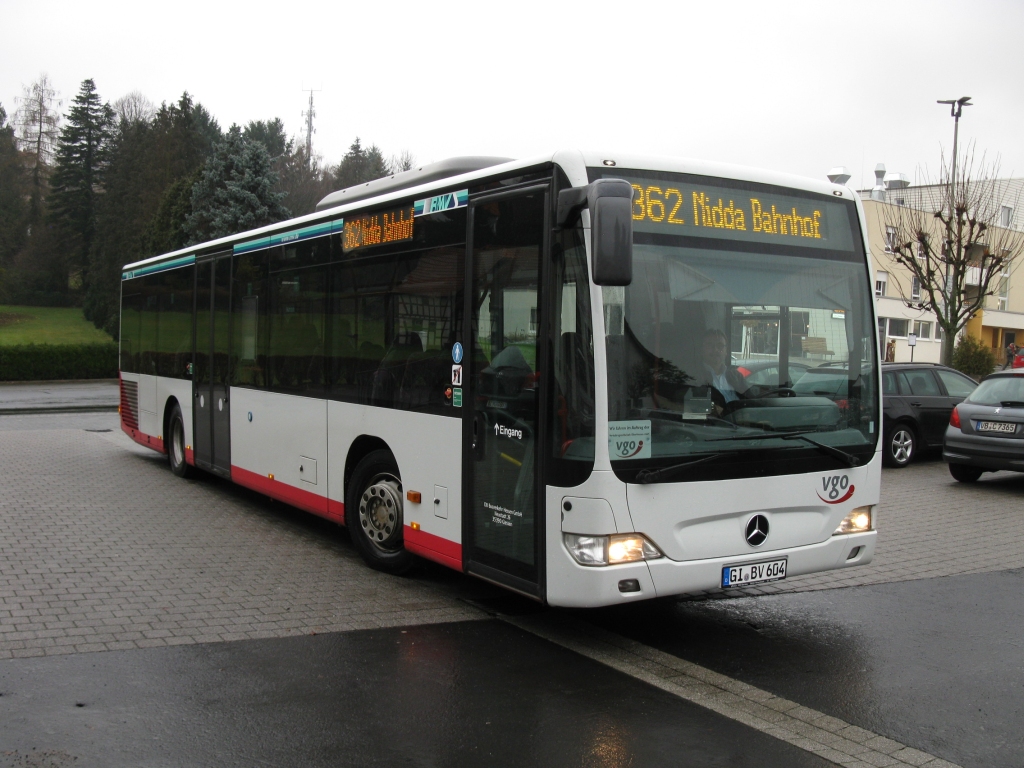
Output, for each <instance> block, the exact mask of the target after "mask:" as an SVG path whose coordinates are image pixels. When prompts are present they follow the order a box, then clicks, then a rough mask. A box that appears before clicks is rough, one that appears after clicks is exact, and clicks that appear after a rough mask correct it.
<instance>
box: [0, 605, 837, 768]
mask: <svg viewBox="0 0 1024 768" xmlns="http://www.w3.org/2000/svg"><path fill="white" fill-rule="evenodd" d="M0 693H2V695H0V765H4V762H3V761H4V756H5V754H6V756H7V759H8V760H9V761H10V763H9V764H10V765H32V764H38V765H46V766H50V767H52V768H64V766H71V765H74V766H76V768H79V767H81V766H109V767H111V768H114V767H117V766H186V765H187V766H266V765H273V766H327V765H330V766H337V765H360V766H364V765H382V766H385V765H386V766H400V765H408V766H481V765H487V766H524V765H538V766H609V767H610V766H664V765H692V766H723V767H725V766H729V767H730V768H740V767H744V766H750V767H751V768H763V767H764V766H798V767H802V766H808V767H810V766H827V765H831V763H828V762H826V761H824V760H821V759H820V758H817V757H815V756H814V755H811V754H810V753H807V752H804V751H802V750H800V749H798V748H796V747H794V746H791V745H789V744H786V743H784V742H781V741H777V740H776V739H773V738H772V737H770V736H767V735H765V734H762V733H759V732H757V731H754V730H752V729H750V728H748V727H746V726H744V725H741V724H739V723H737V722H734V721H732V720H728V719H726V718H724V717H722V716H720V715H716V714H714V713H712V712H710V711H708V710H706V709H703V708H701V707H698V706H696V705H694V704H691V703H689V702H686V701H682V700H680V699H678V698H676V697H674V696H672V695H670V694H668V693H665V692H663V691H660V690H657V689H655V688H652V687H650V686H648V685H646V684H645V683H642V682H639V681H637V680H635V679H633V678H630V677H627V676H626V675H623V674H620V673H618V672H615V671H613V670H610V669H608V668H607V667H604V666H602V665H600V664H597V663H596V662H593V661H590V660H588V659H585V658H582V657H580V656H577V655H576V654H574V653H572V652H570V651H567V650H564V649H562V648H559V647H557V646H554V645H552V644H550V643H547V642H546V641H543V640H540V639H538V638H536V637H534V636H532V635H529V634H526V633H524V632H521V631H520V630H518V629H516V628H515V627H512V626H510V625H508V624H504V623H502V622H499V621H495V620H486V621H478V622H464V623H458V624H443V625H428V626H420V627H410V628H408V629H406V630H402V629H382V630H369V631H361V632H349V633H335V634H327V635H317V636H307V637H297V638H285V639H274V640H246V641H239V642H229V643H216V644H206V645H190V646H179V647H176V648H156V649H146V650H133V651H112V652H107V653H90V654H78V655H71V656H55V657H45V658H36V659H18V660H8V661H6V662H0ZM32 755H36V756H37V757H45V760H46V761H47V762H43V761H42V760H40V762H38V763H29V762H23V763H15V762H14V760H15V759H16V758H17V759H22V758H28V759H31V756H32Z"/></svg>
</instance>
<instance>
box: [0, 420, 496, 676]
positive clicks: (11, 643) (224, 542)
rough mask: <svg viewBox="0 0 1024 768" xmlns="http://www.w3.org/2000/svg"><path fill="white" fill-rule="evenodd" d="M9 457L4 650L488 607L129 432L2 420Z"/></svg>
mask: <svg viewBox="0 0 1024 768" xmlns="http://www.w3.org/2000/svg"><path fill="white" fill-rule="evenodd" d="M0 467H3V475H2V476H0V659H4V658H18V657H25V656H42V655H51V654H67V653H82V652H90V651H104V650H115V649H127V648H147V647H153V646H161V645H177V644H185V643H203V642H216V641H222V640H235V639H245V638H265V637H283V636H288V635H299V634H309V633H311V632H332V631H344V630H354V629H368V628H373V627H386V626H397V625H409V624H420V623H437V622H446V621H462V620H466V619H476V618H482V617H483V615H484V614H482V613H481V612H479V611H477V610H476V609H474V608H471V607H470V606H468V605H467V604H466V603H464V602H462V601H460V600H459V599H458V597H459V596H460V594H463V593H464V592H465V587H464V586H463V585H462V584H461V583H460V582H463V581H468V580H467V579H464V577H462V576H461V575H459V574H456V573H454V572H452V573H451V576H450V577H449V576H448V575H447V573H448V572H447V571H446V570H445V569H442V568H440V566H438V567H436V568H435V567H432V566H428V567H426V568H425V569H423V570H421V571H420V572H419V574H418V575H416V576H413V577H409V578H404V577H394V576H389V575H386V574H382V573H378V572H376V571H372V570H370V569H369V568H367V567H366V566H365V565H364V564H363V562H362V561H361V560H360V559H359V557H358V555H357V554H356V553H355V551H354V549H353V548H352V546H351V545H350V543H349V541H348V538H347V534H346V533H345V532H344V531H343V530H342V529H340V528H338V527H337V526H335V525H334V524H332V523H329V522H327V521H322V520H319V519H318V518H315V517H313V516H311V515H307V514H306V513H303V512H300V511H298V510H294V509H292V508H290V507H287V506H286V505H283V504H279V503H271V502H270V501H269V500H268V499H266V498H265V497H262V496H259V495H258V494H254V493H251V492H249V491H247V490H245V489H242V488H238V487H237V486H232V485H231V484H230V483H227V482H225V481H221V480H217V479H214V478H211V477H202V478H199V479H196V480H181V479H179V478H177V477H175V476H174V475H172V474H171V472H170V471H169V470H168V468H167V464H166V460H165V459H164V458H163V457H162V456H160V455H158V454H156V453H154V452H151V451H148V450H146V449H145V448H141V447H137V446H136V445H135V444H134V443H132V442H131V441H130V440H129V439H128V438H127V437H126V436H125V435H123V433H121V432H120V431H115V432H106V433H103V432H87V431H84V430H81V429H64V430H53V429H51V430H38V431H31V430H22V431H14V432H0ZM453 583H454V586H452V585H453Z"/></svg>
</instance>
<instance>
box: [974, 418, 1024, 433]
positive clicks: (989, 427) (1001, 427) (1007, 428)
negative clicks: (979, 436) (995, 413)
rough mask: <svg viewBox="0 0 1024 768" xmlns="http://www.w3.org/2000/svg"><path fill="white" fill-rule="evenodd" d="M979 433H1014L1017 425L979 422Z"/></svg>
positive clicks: (1004, 422) (1001, 422)
mask: <svg viewBox="0 0 1024 768" xmlns="http://www.w3.org/2000/svg"><path fill="white" fill-rule="evenodd" d="M978 431H979V432H1016V431H1017V425H1016V424H1013V423H1011V422H1006V421H979V422H978Z"/></svg>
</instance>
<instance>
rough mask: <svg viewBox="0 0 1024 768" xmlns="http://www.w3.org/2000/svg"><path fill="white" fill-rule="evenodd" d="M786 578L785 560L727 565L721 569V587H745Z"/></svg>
mask: <svg viewBox="0 0 1024 768" xmlns="http://www.w3.org/2000/svg"><path fill="white" fill-rule="evenodd" d="M784 578H786V559H785V558H783V559H781V560H769V561H768V562H766V563H750V564H748V565H729V566H726V567H725V568H723V569H722V586H723V587H746V586H749V585H750V584H763V583H764V582H766V581H778V580H779V579H784Z"/></svg>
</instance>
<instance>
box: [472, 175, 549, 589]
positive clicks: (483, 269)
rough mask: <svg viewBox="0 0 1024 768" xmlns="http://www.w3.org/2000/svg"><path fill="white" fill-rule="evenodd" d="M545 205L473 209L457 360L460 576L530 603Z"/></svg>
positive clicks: (510, 203) (535, 546)
mask: <svg viewBox="0 0 1024 768" xmlns="http://www.w3.org/2000/svg"><path fill="white" fill-rule="evenodd" d="M548 195H549V187H548V186H547V185H543V186H534V187H531V188H527V189H525V190H519V191H509V192H505V193H499V194H494V195H487V196H481V197H479V198H476V199H473V200H471V201H470V214H469V215H470V224H469V226H470V232H471V237H470V242H469V247H468V249H467V253H468V258H469V264H468V266H467V269H466V274H467V275H471V276H472V278H471V279H472V284H471V289H470V290H468V291H467V292H466V298H467V302H468V304H467V307H466V316H467V317H470V318H471V321H470V324H469V333H468V336H469V337H470V338H469V339H468V343H467V344H466V349H465V357H464V359H463V360H461V366H462V369H464V370H465V375H464V376H463V379H462V380H463V384H464V387H463V395H464V397H463V408H464V409H465V410H464V414H463V427H464V433H463V434H464V443H465V449H464V451H463V456H464V459H463V478H464V487H463V494H462V498H463V518H462V519H463V561H464V567H465V569H466V571H468V572H470V573H473V574H475V575H478V576H481V577H483V578H485V579H488V580H490V581H493V582H497V583H499V584H502V585H504V586H507V587H511V588H513V589H515V590H517V591H519V592H522V593H525V594H528V595H531V596H534V597H541V596H542V595H543V584H542V581H541V580H542V574H543V572H544V569H543V567H542V566H543V563H542V557H543V546H542V544H541V542H542V537H543V533H544V524H543V513H544V509H543V502H542V498H543V497H542V496H541V495H540V494H539V489H540V488H542V485H541V478H540V477H539V476H538V473H539V471H540V466H541V465H542V464H543V462H541V461H538V455H537V452H538V448H539V446H541V445H545V443H544V442H543V441H542V439H541V436H538V434H537V430H538V427H540V426H541V425H540V423H539V422H540V421H541V420H540V419H539V418H538V414H539V413H542V412H543V411H542V410H540V409H541V408H542V407H543V404H542V403H540V402H539V400H538V398H539V397H540V396H541V389H540V386H539V385H540V381H541V374H542V373H544V372H543V371H541V370H540V361H541V359H542V349H543V345H542V344H539V343H538V342H539V341H540V340H541V339H543V338H544V337H543V335H542V329H541V325H540V323H541V319H542V318H541V317H540V313H539V312H538V309H539V308H540V307H541V306H543V305H542V303H541V301H540V285H541V283H540V277H541V274H540V273H541V269H542V267H543V265H544V264H545V257H544V254H545V253H546V247H545V241H546V238H545V233H546V232H547V231H548V229H549V226H548V221H547V209H548V200H549V197H548ZM455 357H458V354H456V355H455ZM455 363H456V366H457V365H458V364H460V361H455ZM460 374H461V371H457V370H453V380H455V379H456V378H457V377H458V376H459V375H460Z"/></svg>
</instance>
